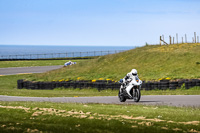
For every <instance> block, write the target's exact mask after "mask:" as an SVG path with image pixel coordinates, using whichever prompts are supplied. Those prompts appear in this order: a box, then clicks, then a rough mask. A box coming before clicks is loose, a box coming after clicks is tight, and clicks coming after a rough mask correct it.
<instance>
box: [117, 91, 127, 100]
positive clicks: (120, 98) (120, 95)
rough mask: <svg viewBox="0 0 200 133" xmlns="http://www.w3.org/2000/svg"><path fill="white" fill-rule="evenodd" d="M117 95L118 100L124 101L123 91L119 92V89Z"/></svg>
mask: <svg viewBox="0 0 200 133" xmlns="http://www.w3.org/2000/svg"><path fill="white" fill-rule="evenodd" d="M118 97H119V101H120V102H125V101H126V98H125V97H124V95H123V93H120V90H119V94H118Z"/></svg>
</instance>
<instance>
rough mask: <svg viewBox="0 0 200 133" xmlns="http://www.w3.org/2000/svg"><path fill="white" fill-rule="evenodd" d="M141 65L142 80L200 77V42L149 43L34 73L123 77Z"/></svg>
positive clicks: (36, 77)
mask: <svg viewBox="0 0 200 133" xmlns="http://www.w3.org/2000/svg"><path fill="white" fill-rule="evenodd" d="M133 68H135V69H137V70H138V74H139V77H140V78H141V79H142V80H159V79H161V78H167V77H168V78H171V79H191V78H200V44H199V43H198V44H174V45H163V46H159V45H149V46H144V47H139V48H135V49H132V50H128V51H125V52H122V53H118V54H112V55H106V56H102V57H99V58H97V59H92V60H88V61H84V62H80V63H78V64H76V65H72V66H69V67H65V68H61V69H59V70H54V71H50V72H46V73H42V74H35V75H33V76H32V77H30V78H31V79H32V80H37V81H39V80H41V81H53V80H56V81H57V80H67V79H73V80H77V79H80V80H81V79H84V80H93V79H99V78H102V79H111V80H119V79H121V78H123V77H124V76H125V75H126V74H127V73H128V72H130V71H131V69H133Z"/></svg>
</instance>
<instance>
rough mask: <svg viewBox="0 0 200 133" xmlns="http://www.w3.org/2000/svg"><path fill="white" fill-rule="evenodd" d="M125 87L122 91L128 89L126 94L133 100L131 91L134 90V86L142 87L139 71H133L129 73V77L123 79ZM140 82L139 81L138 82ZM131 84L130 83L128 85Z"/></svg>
mask: <svg viewBox="0 0 200 133" xmlns="http://www.w3.org/2000/svg"><path fill="white" fill-rule="evenodd" d="M122 80H123V81H122V82H123V83H124V84H123V85H122V86H121V88H120V89H122V88H124V87H125V86H127V87H126V92H127V94H128V96H129V98H132V96H131V94H130V90H131V89H132V88H133V86H134V85H141V84H142V81H141V80H140V79H139V78H138V74H137V70H136V69H132V70H131V72H129V73H127V75H126V76H125V77H124V78H123V79H122ZM137 80H138V81H137ZM128 82H129V83H128Z"/></svg>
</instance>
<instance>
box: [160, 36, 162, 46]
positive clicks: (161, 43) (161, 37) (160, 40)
mask: <svg viewBox="0 0 200 133" xmlns="http://www.w3.org/2000/svg"><path fill="white" fill-rule="evenodd" d="M161 40H162V37H161V36H160V46H161V45H162V41H161Z"/></svg>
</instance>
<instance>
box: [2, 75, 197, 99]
mask: <svg viewBox="0 0 200 133" xmlns="http://www.w3.org/2000/svg"><path fill="white" fill-rule="evenodd" d="M30 76H32V75H31V74H28V75H9V76H0V95H9V96H28V97H76V96H78V97H87V96H117V94H118V90H111V89H109V90H103V91H100V92H99V91H98V90H97V89H95V88H93V89H64V88H57V89H54V90H28V89H17V80H18V79H24V78H30ZM141 94H142V96H143V95H200V87H194V88H191V89H188V90H186V89H184V88H183V89H177V90H165V91H163V90H152V91H141Z"/></svg>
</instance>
